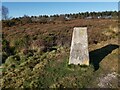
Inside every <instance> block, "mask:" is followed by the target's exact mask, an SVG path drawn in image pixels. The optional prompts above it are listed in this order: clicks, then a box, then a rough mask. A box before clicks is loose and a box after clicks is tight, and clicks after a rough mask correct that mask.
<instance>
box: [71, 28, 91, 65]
mask: <svg viewBox="0 0 120 90" xmlns="http://www.w3.org/2000/svg"><path fill="white" fill-rule="evenodd" d="M69 64H75V65H78V64H80V65H89V53H88V39H87V27H75V28H74V30H73V36H72V43H71V50H70V58H69Z"/></svg>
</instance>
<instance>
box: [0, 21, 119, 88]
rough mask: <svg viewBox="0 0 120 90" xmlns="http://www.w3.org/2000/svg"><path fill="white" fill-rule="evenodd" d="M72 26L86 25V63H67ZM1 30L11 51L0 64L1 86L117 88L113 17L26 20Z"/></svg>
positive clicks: (117, 46)
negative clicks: (53, 21)
mask: <svg viewBox="0 0 120 90" xmlns="http://www.w3.org/2000/svg"><path fill="white" fill-rule="evenodd" d="M74 26H87V27H88V36H89V57H90V66H89V67H86V66H79V65H78V66H75V65H68V60H69V54H70V44H71V37H72V29H73V27H74ZM3 33H4V39H5V40H7V41H9V43H8V44H7V45H8V46H7V50H12V51H13V53H11V54H10V55H7V56H6V58H5V63H3V64H2V67H3V74H2V75H3V76H2V78H1V81H2V82H1V83H2V88H118V78H117V77H118V76H119V74H118V49H119V44H118V38H117V37H118V29H117V21H116V20H111V19H110V20H109V19H107V20H106V19H103V20H97V19H95V20H94V19H93V20H81V19H80V20H72V21H66V22H65V23H64V24H63V23H58V24H55V25H53V24H31V25H29V24H28V25H25V26H14V27H4V28H3ZM26 34H27V36H24V35H26ZM5 45H6V43H5ZM5 48H6V47H5ZM45 48H46V49H45ZM5 50H6V49H5ZM4 53H5V54H7V53H8V52H6V51H4Z"/></svg>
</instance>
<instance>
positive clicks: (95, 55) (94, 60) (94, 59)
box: [89, 44, 119, 71]
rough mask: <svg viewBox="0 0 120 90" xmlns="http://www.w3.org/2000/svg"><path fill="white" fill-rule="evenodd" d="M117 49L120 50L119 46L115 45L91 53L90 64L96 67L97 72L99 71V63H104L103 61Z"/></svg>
mask: <svg viewBox="0 0 120 90" xmlns="http://www.w3.org/2000/svg"><path fill="white" fill-rule="evenodd" d="M116 48H119V46H118V45H114V44H109V45H107V46H105V47H102V48H100V49H97V50H94V51H91V52H90V53H89V57H90V64H92V65H93V66H94V70H95V71H96V70H98V69H99V63H100V62H101V61H102V59H103V58H104V57H105V56H107V55H108V54H110V53H111V52H112V51H113V50H114V49H116Z"/></svg>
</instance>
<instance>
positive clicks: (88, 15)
mask: <svg viewBox="0 0 120 90" xmlns="http://www.w3.org/2000/svg"><path fill="white" fill-rule="evenodd" d="M8 14H9V10H8V8H6V7H5V6H2V21H3V26H13V25H17V24H26V23H42V24H45V23H55V22H54V21H68V20H73V19H99V18H102V19H106V18H107V19H108V18H109V19H111V18H118V11H102V12H79V13H73V14H71V13H70V14H60V15H58V14H56V15H50V16H48V15H39V16H28V15H24V16H23V17H18V18H14V17H13V18H10V17H9V16H8Z"/></svg>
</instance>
